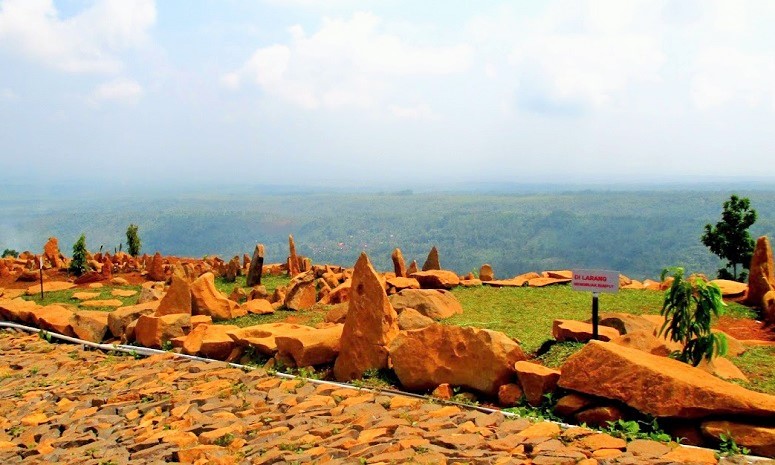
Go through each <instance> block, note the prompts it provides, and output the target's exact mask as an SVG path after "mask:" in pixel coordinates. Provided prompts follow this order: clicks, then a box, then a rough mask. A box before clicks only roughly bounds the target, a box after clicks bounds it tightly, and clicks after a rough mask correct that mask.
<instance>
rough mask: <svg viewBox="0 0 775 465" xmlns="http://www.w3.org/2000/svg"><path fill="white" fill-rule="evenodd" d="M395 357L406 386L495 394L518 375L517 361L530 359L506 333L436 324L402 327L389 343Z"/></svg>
mask: <svg viewBox="0 0 775 465" xmlns="http://www.w3.org/2000/svg"><path fill="white" fill-rule="evenodd" d="M390 359H391V361H392V363H393V370H394V371H395V373H396V376H398V379H399V380H400V381H401V385H402V386H404V387H405V388H406V389H409V390H414V391H423V390H429V389H433V388H435V387H436V386H438V385H439V384H443V383H448V384H451V385H453V386H462V387H465V388H468V389H473V390H475V391H478V392H482V393H485V394H487V395H490V396H493V397H494V396H496V395H497V394H498V388H499V387H500V386H501V385H503V384H507V383H509V382H510V381H511V379H512V378H513V376H514V364H515V363H516V362H518V361H520V360H525V359H526V357H525V354H524V352H522V349H521V348H520V347H519V344H517V343H516V342H514V341H513V340H512V339H511V338H509V337H508V336H506V335H505V334H503V333H500V332H497V331H491V330H487V329H479V328H473V327H459V326H446V325H440V324H433V325H431V326H428V327H425V328H423V329H418V330H414V331H401V332H400V333H399V335H398V337H396V338H395V340H393V342H392V343H391V344H390Z"/></svg>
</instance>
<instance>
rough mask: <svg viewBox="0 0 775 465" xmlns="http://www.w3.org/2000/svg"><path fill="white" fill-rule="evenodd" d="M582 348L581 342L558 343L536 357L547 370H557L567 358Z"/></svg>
mask: <svg viewBox="0 0 775 465" xmlns="http://www.w3.org/2000/svg"><path fill="white" fill-rule="evenodd" d="M583 347H584V343H583V342H572V341H565V342H558V343H556V344H552V346H551V347H550V348H549V350H547V351H546V352H544V353H543V354H541V355H540V356H539V357H538V360H540V361H541V363H542V364H543V365H544V366H546V367H549V368H559V367H561V366H562V364H563V363H565V361H566V360H568V358H569V357H570V356H571V355H573V354H575V353H576V352H578V351H579V350H581V349H582V348H583Z"/></svg>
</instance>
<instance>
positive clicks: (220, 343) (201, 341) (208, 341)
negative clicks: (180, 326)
mask: <svg viewBox="0 0 775 465" xmlns="http://www.w3.org/2000/svg"><path fill="white" fill-rule="evenodd" d="M237 329H239V328H238V327H237V326H233V325H208V324H202V325H197V326H196V327H194V329H192V330H191V332H190V333H188V334H187V335H186V336H185V338H184V339H183V352H184V353H186V354H190V355H197V354H198V355H201V356H204V357H207V358H212V359H215V360H226V359H228V358H229V356H230V355H231V354H232V352H233V350H234V348H235V347H236V343H235V342H234V339H232V338H231V336H229V333H230V332H232V331H235V330H237Z"/></svg>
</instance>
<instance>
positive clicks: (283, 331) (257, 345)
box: [229, 323, 315, 356]
mask: <svg viewBox="0 0 775 465" xmlns="http://www.w3.org/2000/svg"><path fill="white" fill-rule="evenodd" d="M313 331H315V328H313V327H311V326H303V325H295V324H291V323H269V324H264V325H254V326H247V327H245V328H240V329H237V330H234V331H230V332H229V337H231V338H232V339H233V340H234V341H235V342H236V343H237V345H239V346H240V347H252V348H253V349H255V350H256V351H257V352H258V353H261V354H264V355H270V356H271V355H274V354H275V353H277V342H276V341H275V338H276V337H277V336H279V335H282V336H293V335H297V334H299V333H309V332H313Z"/></svg>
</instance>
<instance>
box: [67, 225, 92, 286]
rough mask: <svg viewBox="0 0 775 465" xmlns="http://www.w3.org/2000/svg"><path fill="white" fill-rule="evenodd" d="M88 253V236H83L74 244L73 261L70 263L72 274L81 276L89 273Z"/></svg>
mask: <svg viewBox="0 0 775 465" xmlns="http://www.w3.org/2000/svg"><path fill="white" fill-rule="evenodd" d="M87 253H88V252H87V251H86V235H85V234H81V237H79V238H78V240H77V241H76V242H75V244H73V260H72V261H71V262H70V268H69V271H70V273H73V274H74V275H76V276H81V275H82V274H84V273H86V272H87V271H89V269H90V268H89V262H88V260H87V259H86V254H87Z"/></svg>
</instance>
